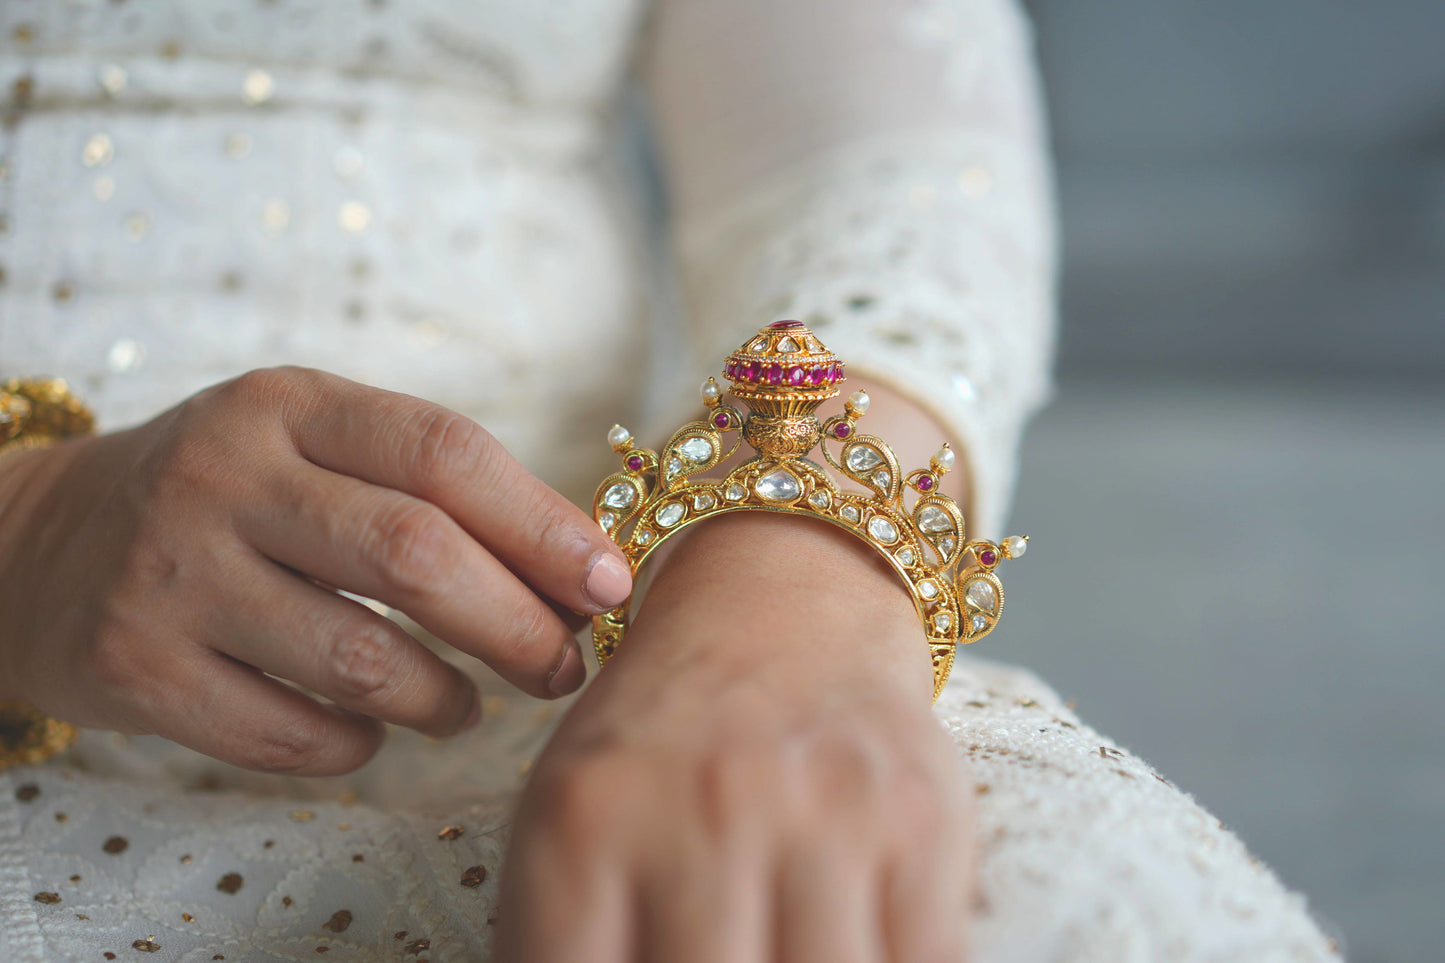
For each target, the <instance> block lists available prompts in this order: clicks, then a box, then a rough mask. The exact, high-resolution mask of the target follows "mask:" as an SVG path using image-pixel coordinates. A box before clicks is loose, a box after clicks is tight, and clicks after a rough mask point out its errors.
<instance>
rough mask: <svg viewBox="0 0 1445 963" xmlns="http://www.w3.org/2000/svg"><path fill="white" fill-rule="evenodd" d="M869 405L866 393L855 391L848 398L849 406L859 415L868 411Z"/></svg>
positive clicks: (869, 401)
mask: <svg viewBox="0 0 1445 963" xmlns="http://www.w3.org/2000/svg"><path fill="white" fill-rule="evenodd" d="M871 403H872V402H871V399H869V397H868V392H866V391H855V392H853V393H852V394H851V395H849V396H848V404H849V406H850V407H852V409H853V410H854V411H856V412H858V414H860V415H861V414H865V413H866V412H867V411H868V405H869V404H871Z"/></svg>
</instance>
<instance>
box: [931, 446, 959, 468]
mask: <svg viewBox="0 0 1445 963" xmlns="http://www.w3.org/2000/svg"><path fill="white" fill-rule="evenodd" d="M933 460H934V462H935V463H937V465H938V467H939V468H941V469H943V470H944V471H952V470H953V463H954V461H955V460H956V459H955V457H954V454H953V449H952V448H950V447H948V446H947V445H944V446H943V447H942V448H940V449H938V451H935V452H934V453H933Z"/></svg>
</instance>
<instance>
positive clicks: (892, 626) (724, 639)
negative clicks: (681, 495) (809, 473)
mask: <svg viewBox="0 0 1445 963" xmlns="http://www.w3.org/2000/svg"><path fill="white" fill-rule="evenodd" d="M629 647H635V648H636V649H637V650H638V655H639V656H641V655H642V654H643V653H644V652H647V651H649V650H651V651H652V657H653V658H654V659H655V658H664V659H669V660H687V661H698V660H701V661H704V662H706V663H708V664H709V665H711V666H713V667H716V668H719V669H721V670H723V671H730V672H736V673H757V672H758V671H759V670H760V668H762V667H766V670H767V673H768V674H769V675H770V676H772V677H774V678H776V679H778V680H779V681H781V682H787V683H789V684H791V682H793V681H797V680H802V681H804V682H806V684H807V685H808V686H810V687H816V686H819V685H844V684H846V683H848V682H850V681H855V680H856V681H858V682H862V683H864V684H866V685H868V686H869V687H874V688H876V687H882V686H885V685H897V686H899V687H901V688H902V689H904V690H906V691H909V692H910V693H921V695H920V696H919V697H920V698H921V699H924V700H927V699H928V696H929V694H930V693H931V692H932V666H931V662H930V659H929V654H928V647H927V645H926V644H925V643H924V637H923V632H922V630H921V627H920V625H919V621H918V616H917V613H916V612H915V610H914V608H913V603H912V600H911V599H910V597H909V595H908V593H907V591H906V590H905V589H904V588H903V586H902V585H901V584H900V583H899V581H898V577H897V575H896V574H895V573H894V572H893V570H892V569H891V568H890V567H889V566H888V565H887V563H885V562H884V561H883V560H882V559H880V558H879V557H878V556H877V554H876V553H875V552H874V551H873V550H872V549H871V548H869V547H868V546H867V545H865V544H864V543H863V542H861V541H859V540H858V539H857V538H856V537H854V536H852V535H850V534H848V533H846V532H844V531H841V530H840V529H837V528H835V527H834V526H831V525H828V524H827V523H825V522H821V521H816V520H811V519H806V518H797V517H787V516H783V515H776V514H772V513H768V512H743V513H738V514H733V515H728V516H724V517H722V518H718V519H714V520H712V521H710V522H708V523H707V524H705V525H701V526H699V527H698V528H697V529H695V530H693V531H691V532H688V533H687V535H686V537H685V538H682V539H680V540H679V543H678V544H677V546H676V548H675V549H674V550H673V552H672V553H671V554H670V555H669V556H668V557H667V558H666V559H665V560H662V564H660V565H659V567H658V569H657V571H656V578H655V580H654V582H653V585H652V586H651V589H650V590H649V592H648V595H647V598H646V601H645V602H644V604H643V606H642V608H641V610H640V611H639V612H638V614H637V618H636V620H635V624H634V626H633V629H632V631H631V632H630V633H629ZM660 650H666V652H663V651H660Z"/></svg>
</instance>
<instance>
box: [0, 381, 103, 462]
mask: <svg viewBox="0 0 1445 963" xmlns="http://www.w3.org/2000/svg"><path fill="white" fill-rule="evenodd" d="M93 431H95V415H93V414H92V413H91V411H90V409H89V408H87V407H86V406H85V404H84V403H83V402H82V401H81V400H80V399H79V398H77V397H76V396H75V395H74V394H72V393H71V391H70V387H69V386H68V385H67V384H66V383H65V381H64V379H61V378H13V379H11V380H9V381H6V382H0V452H6V451H13V450H18V449H22V448H44V447H46V446H47V445H53V444H55V443H56V442H57V441H63V440H64V439H66V438H71V437H73V436H75V435H88V434H90V433H91V432H93Z"/></svg>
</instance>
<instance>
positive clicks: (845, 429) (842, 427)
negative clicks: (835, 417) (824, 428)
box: [833, 421, 853, 438]
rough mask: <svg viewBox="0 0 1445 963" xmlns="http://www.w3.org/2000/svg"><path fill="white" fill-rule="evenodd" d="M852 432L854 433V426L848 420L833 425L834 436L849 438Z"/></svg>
mask: <svg viewBox="0 0 1445 963" xmlns="http://www.w3.org/2000/svg"><path fill="white" fill-rule="evenodd" d="M851 434H853V426H852V425H850V424H848V422H846V421H840V422H838V423H837V424H836V425H834V426H833V437H834V438H847V437H848V436H849V435H851Z"/></svg>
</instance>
